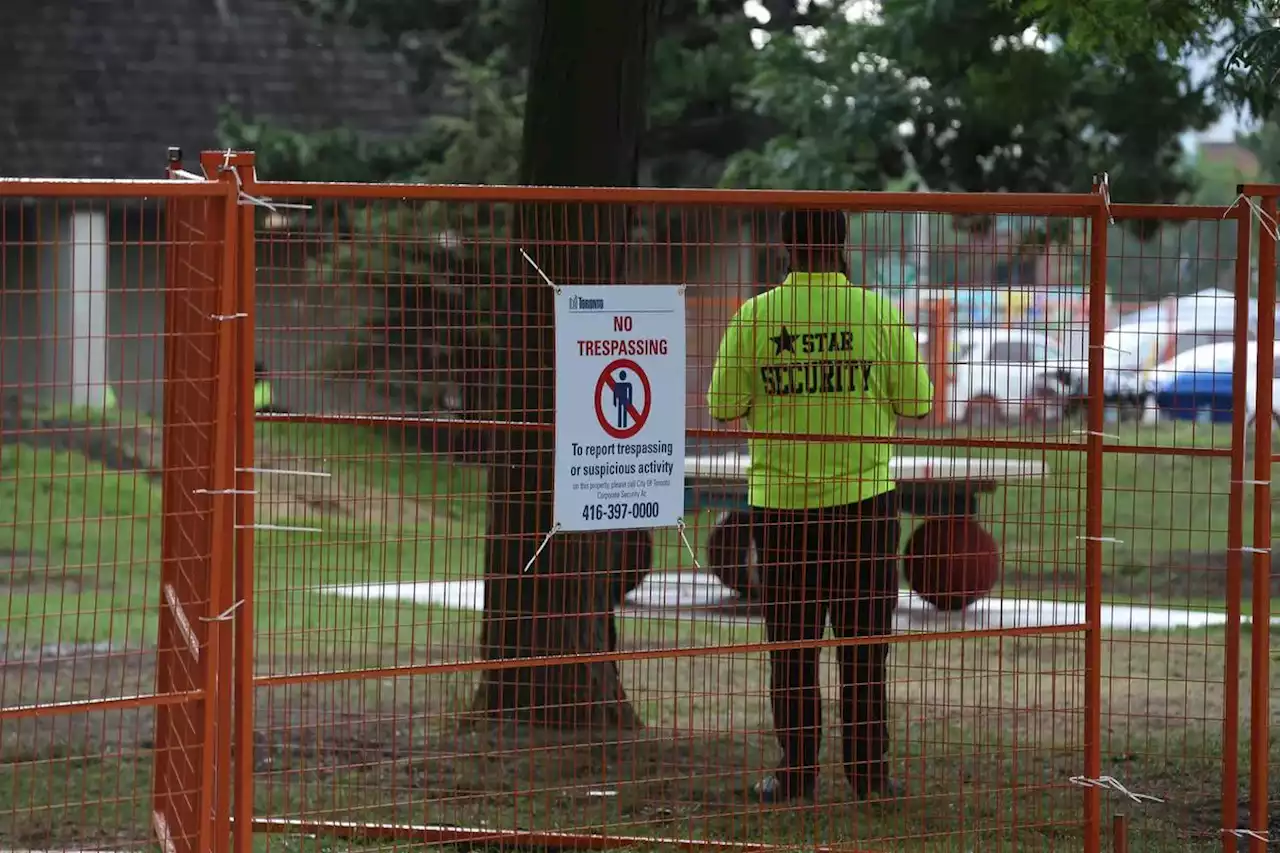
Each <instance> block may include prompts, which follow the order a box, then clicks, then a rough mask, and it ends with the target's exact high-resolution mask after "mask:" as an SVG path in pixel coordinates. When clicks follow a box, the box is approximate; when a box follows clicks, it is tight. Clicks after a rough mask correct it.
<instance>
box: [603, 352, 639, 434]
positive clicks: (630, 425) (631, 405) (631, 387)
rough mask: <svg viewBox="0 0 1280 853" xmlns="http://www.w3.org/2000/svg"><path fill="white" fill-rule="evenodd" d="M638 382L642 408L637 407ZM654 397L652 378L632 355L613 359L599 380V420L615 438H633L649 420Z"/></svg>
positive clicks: (605, 429) (604, 428)
mask: <svg viewBox="0 0 1280 853" xmlns="http://www.w3.org/2000/svg"><path fill="white" fill-rule="evenodd" d="M637 383H638V384H639V390H640V392H641V394H642V395H643V397H644V399H643V400H642V402H641V404H640V407H639V408H636V390H637V387H636V386H637ZM652 400H653V394H652V393H650V388H649V377H648V376H646V375H645V372H644V370H643V369H642V368H641V367H640V365H638V364H636V363H635V362H634V361H632V360H631V359H629V358H619V359H617V360H615V361H611V362H609V364H608V366H606V367H605V369H604V370H603V371H601V373H600V378H599V379H598V380H597V381H596V420H598V421H599V422H600V427H601V428H602V429H603V430H604V431H605V432H606V433H607V434H608V435H610V436H611V437H613V438H631V437H632V436H634V435H635V434H636V433H638V432H640V430H641V429H642V428H643V427H644V424H645V421H647V420H649V409H650V401H652Z"/></svg>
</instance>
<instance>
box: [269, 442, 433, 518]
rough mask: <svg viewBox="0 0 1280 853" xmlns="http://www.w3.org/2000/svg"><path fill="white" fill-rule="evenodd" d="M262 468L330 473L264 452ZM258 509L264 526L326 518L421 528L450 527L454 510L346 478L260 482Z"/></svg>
mask: <svg viewBox="0 0 1280 853" xmlns="http://www.w3.org/2000/svg"><path fill="white" fill-rule="evenodd" d="M255 464H256V465H257V467H258V468H261V469H266V470H280V471H312V472H316V473H330V472H329V471H328V470H327V466H326V465H325V463H324V461H323V460H320V459H311V458H308V457H306V456H299V455H292V454H285V453H279V452H272V451H264V452H261V453H259V454H258V455H257V460H256V463H255ZM254 488H255V489H256V490H257V494H256V496H255V498H254V508H255V510H256V512H257V519H258V521H260V522H264V523H268V524H269V523H273V522H279V521H283V520H288V519H293V520H299V519H306V518H317V517H320V516H328V517H338V518H345V519H351V520H353V521H355V522H357V523H360V524H368V525H376V526H394V527H417V526H419V525H422V524H424V523H429V522H439V523H440V524H442V525H444V524H448V523H450V519H451V516H450V515H449V510H448V507H437V506H436V505H435V502H434V501H432V500H430V499H427V500H419V499H416V498H414V497H411V496H406V495H401V494H396V493H392V492H386V491H382V490H380V489H376V488H374V487H372V486H367V485H362V484H359V483H352V482H350V481H349V480H347V479H346V478H343V477H340V476H329V477H298V476H291V475H288V474H264V473H259V474H256V475H255V476H254Z"/></svg>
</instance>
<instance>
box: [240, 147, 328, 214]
mask: <svg viewBox="0 0 1280 853" xmlns="http://www.w3.org/2000/svg"><path fill="white" fill-rule="evenodd" d="M222 171H224V172H230V173H231V174H232V175H235V178H236V203H237V204H249V205H253V206H255V207H265V208H266V209H267V210H269V211H271V212H272V213H279V212H280V211H281V210H310V209H311V205H309V204H288V203H286V202H281V201H271V200H269V199H265V198H259V197H258V196H255V195H249V194H248V193H247V192H245V191H244V182H243V181H242V180H241V179H240V170H239V169H233V168H231V149H230V148H228V149H227V150H226V151H225V152H223V155H222Z"/></svg>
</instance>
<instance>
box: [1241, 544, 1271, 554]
mask: <svg viewBox="0 0 1280 853" xmlns="http://www.w3.org/2000/svg"><path fill="white" fill-rule="evenodd" d="M1240 553H1241V554H1270V553H1271V549H1270V548H1254V547H1252V546H1249V545H1241V546H1240Z"/></svg>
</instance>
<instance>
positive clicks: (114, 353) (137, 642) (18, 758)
mask: <svg viewBox="0 0 1280 853" xmlns="http://www.w3.org/2000/svg"><path fill="white" fill-rule="evenodd" d="M144 199H145V200H144ZM227 208H228V205H227V204H226V196H225V192H224V191H223V190H221V189H220V188H217V187H203V186H202V187H195V186H191V187H176V188H175V187H170V186H168V185H165V184H162V183H159V182H153V183H150V184H148V185H146V186H142V185H111V184H92V183H85V184H76V183H74V182H60V183H55V184H42V183H40V182H0V231H2V239H0V328H3V333H2V335H0V370H2V372H3V379H4V381H3V386H4V394H3V401H2V402H0V552H2V554H3V557H2V558H0V586H2V587H3V593H4V595H3V598H4V602H5V603H4V605H3V611H2V614H0V750H2V755H3V758H2V759H0V837H3V838H4V839H5V841H6V843H7V844H8V845H10V846H14V845H17V846H21V847H31V848H53V847H59V848H61V847H66V846H73V847H78V846H83V845H108V846H125V847H133V848H135V849H137V848H138V847H139V846H140V845H143V844H146V843H147V842H148V839H150V838H151V837H153V832H156V831H160V832H162V833H165V834H167V835H166V839H165V840H166V841H167V842H168V843H169V844H171V845H172V847H173V849H176V850H186V849H197V848H199V849H208V843H209V836H208V829H207V826H208V814H209V812H210V809H211V802H210V800H209V799H208V798H207V796H206V794H205V791H204V786H205V783H206V782H207V781H208V779H209V774H210V773H211V772H212V767H213V755H212V753H211V752H210V751H209V750H208V749H207V748H206V743H205V740H206V733H205V732H204V731H203V727H204V726H205V724H206V723H205V721H206V719H207V713H208V702H209V700H210V696H211V694H210V692H209V690H208V687H209V681H208V679H209V670H208V666H209V663H210V660H209V659H210V657H211V656H212V643H211V640H210V634H211V632H212V630H213V629H212V628H211V627H210V625H209V624H208V623H207V622H206V621H204V619H203V617H206V616H208V615H210V611H209V608H210V606H212V604H213V603H214V602H213V601H212V588H211V583H212V577H213V572H212V566H213V564H214V559H215V552H216V550H217V540H218V538H219V537H220V538H221V539H223V541H228V540H229V538H230V534H231V530H230V527H225V528H224V529H223V530H221V531H220V532H219V531H218V529H217V526H216V519H215V518H214V516H215V512H214V508H213V500H214V499H213V498H212V497H211V495H212V489H213V488H214V487H215V486H214V483H213V476H212V471H213V468H214V462H215V459H214V452H213V446H212V442H213V441H214V439H215V436H216V435H217V434H218V423H217V420H218V418H217V413H216V412H215V410H214V407H213V401H214V398H215V396H216V393H217V389H218V387H219V374H218V370H219V367H220V365H219V362H218V360H217V346H216V343H215V340H216V336H217V332H216V326H217V324H216V322H215V321H214V320H213V319H212V315H214V314H215V313H216V312H217V311H218V307H217V306H218V293H219V288H220V286H221V278H220V273H219V271H220V264H221V262H222V253H223V249H224V246H223V244H222V236H221V235H222V231H221V228H222V224H223V223H222V219H221V218H222V216H223V215H224V212H225V211H226V210H227ZM153 790H154V794H155V800H154V802H153Z"/></svg>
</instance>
